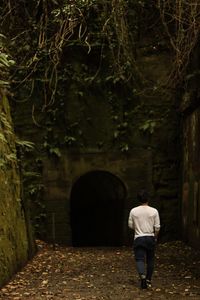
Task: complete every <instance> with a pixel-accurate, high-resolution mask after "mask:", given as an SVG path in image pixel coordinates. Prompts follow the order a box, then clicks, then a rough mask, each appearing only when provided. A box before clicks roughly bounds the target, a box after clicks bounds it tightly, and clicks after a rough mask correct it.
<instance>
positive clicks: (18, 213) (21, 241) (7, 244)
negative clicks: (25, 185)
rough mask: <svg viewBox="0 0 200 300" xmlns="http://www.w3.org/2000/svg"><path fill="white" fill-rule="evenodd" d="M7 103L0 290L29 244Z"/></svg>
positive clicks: (2, 103)
mask: <svg viewBox="0 0 200 300" xmlns="http://www.w3.org/2000/svg"><path fill="white" fill-rule="evenodd" d="M12 126H13V124H12V120H11V117H10V109H9V103H8V101H7V98H6V96H5V95H4V96H3V95H1V96H0V199H1V200H0V203H1V205H0V286H2V285H3V284H4V283H5V282H6V281H7V280H8V279H9V278H10V277H11V276H12V275H13V274H14V273H15V272H16V271H17V270H18V269H19V268H20V267H22V266H23V265H24V264H25V263H26V262H27V259H28V253H29V242H28V237H27V228H26V222H25V217H24V211H23V207H22V204H21V200H22V199H21V183H20V177H19V168H18V162H17V157H16V148H15V140H16V138H15V134H14V131H13V128H12Z"/></svg>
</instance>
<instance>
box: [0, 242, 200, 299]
mask: <svg viewBox="0 0 200 300" xmlns="http://www.w3.org/2000/svg"><path fill="white" fill-rule="evenodd" d="M156 256H157V258H156V268H155V273H154V277H153V287H152V288H151V289H148V290H141V289H140V288H139V281H138V276H137V273H136V270H135V264H134V259H133V256H132V250H131V248H126V247H125V248H69V247H57V248H56V251H54V250H53V249H52V247H51V245H45V244H44V243H41V242H39V251H38V254H37V255H36V256H35V257H34V259H33V260H32V261H31V262H29V263H28V264H27V266H26V267H25V268H24V269H23V270H22V271H21V272H19V273H18V274H16V276H14V278H13V279H12V280H11V281H10V282H9V284H7V285H6V286H5V287H3V288H2V289H1V291H0V299H3V300H21V299H23V300H26V299H29V300H42V299H54V300H57V299H66V300H93V299H98V300H101V299H106V300H108V299H112V300H137V299H156V300H157V299H177V300H179V299H200V252H197V251H194V250H193V249H191V248H189V247H186V246H185V245H184V244H182V243H181V242H172V243H167V244H160V245H158V248H157V255H156Z"/></svg>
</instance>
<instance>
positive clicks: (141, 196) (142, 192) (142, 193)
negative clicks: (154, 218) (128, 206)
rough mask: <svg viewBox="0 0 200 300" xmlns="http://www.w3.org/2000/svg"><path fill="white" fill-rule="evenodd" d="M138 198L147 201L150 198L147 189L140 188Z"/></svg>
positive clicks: (140, 200) (142, 201)
mask: <svg viewBox="0 0 200 300" xmlns="http://www.w3.org/2000/svg"><path fill="white" fill-rule="evenodd" d="M137 199H138V201H139V202H140V203H147V202H148V200H149V195H148V192H147V191H146V190H140V191H139V192H138V194H137Z"/></svg>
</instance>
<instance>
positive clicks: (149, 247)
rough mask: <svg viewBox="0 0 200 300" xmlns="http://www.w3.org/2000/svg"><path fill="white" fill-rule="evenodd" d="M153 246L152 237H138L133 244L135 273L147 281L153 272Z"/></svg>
mask: <svg viewBox="0 0 200 300" xmlns="http://www.w3.org/2000/svg"><path fill="white" fill-rule="evenodd" d="M155 244H156V242H155V238H154V237H153V236H142V237H138V238H136V239H135V240H134V243H133V249H134V254H135V262H136V268H137V271H138V273H139V275H140V276H141V275H145V276H146V279H148V280H151V277H152V274H153V270H154V257H155Z"/></svg>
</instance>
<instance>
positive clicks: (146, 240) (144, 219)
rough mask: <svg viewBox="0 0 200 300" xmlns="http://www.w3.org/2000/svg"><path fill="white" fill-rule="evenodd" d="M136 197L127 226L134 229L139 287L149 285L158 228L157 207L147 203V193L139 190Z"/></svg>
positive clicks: (144, 287) (143, 287) (134, 247)
mask: <svg viewBox="0 0 200 300" xmlns="http://www.w3.org/2000/svg"><path fill="white" fill-rule="evenodd" d="M137 198H138V200H139V202H140V205H139V206H137V207H135V208H133V209H132V210H131V211H130V214H129V219H128V226H129V227H130V228H131V229H133V230H134V242H133V249H134V254H135V261H136V268H137V271H138V274H139V276H140V280H141V288H142V289H146V288H147V287H150V286H151V277H152V274H153V270H154V257H155V245H156V240H157V236H158V233H159V230H160V218H159V213H158V211H157V209H155V208H153V207H151V206H149V205H148V193H147V192H146V191H145V190H141V191H140V192H139V193H138V195H137Z"/></svg>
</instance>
